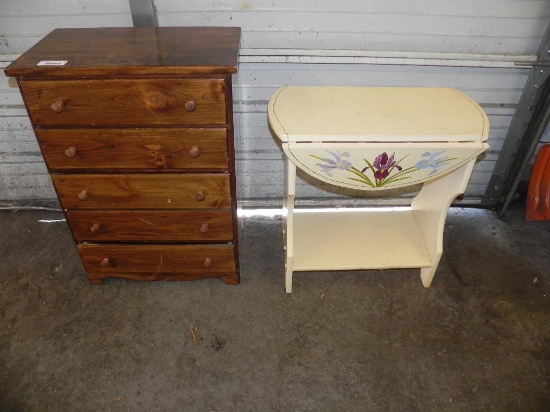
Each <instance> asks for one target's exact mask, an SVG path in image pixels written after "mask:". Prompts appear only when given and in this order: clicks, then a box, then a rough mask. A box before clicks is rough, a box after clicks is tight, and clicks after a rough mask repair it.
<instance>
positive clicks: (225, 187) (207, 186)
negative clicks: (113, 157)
mask: <svg viewBox="0 0 550 412" xmlns="http://www.w3.org/2000/svg"><path fill="white" fill-rule="evenodd" d="M52 180H53V183H54V186H55V189H56V190H57V194H58V196H59V199H60V201H61V205H62V206H63V208H65V209H115V208H116V209H180V208H188V209H208V208H217V209H227V208H230V207H231V194H230V183H229V175H226V174H204V173H200V174H199V173H196V174H183V173H156V174H53V175H52Z"/></svg>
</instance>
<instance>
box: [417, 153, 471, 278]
mask: <svg viewBox="0 0 550 412" xmlns="http://www.w3.org/2000/svg"><path fill="white" fill-rule="evenodd" d="M474 164H475V159H473V160H470V161H469V162H468V163H466V164H465V165H464V166H462V167H460V168H458V169H456V170H455V171H453V172H450V173H448V174H446V175H444V176H441V177H439V178H436V179H434V180H430V181H428V182H426V183H424V186H423V187H422V190H421V191H420V193H419V194H418V195H417V196H416V197H415V198H414V199H413V201H412V204H411V209H412V213H413V217H414V220H415V222H416V225H417V227H418V230H419V232H420V235H421V236H422V239H423V241H424V244H425V245H426V249H427V251H428V253H429V255H430V257H431V261H432V266H430V267H426V268H421V270H420V277H421V279H422V284H423V285H424V286H425V287H430V284H431V283H432V280H433V277H434V275H435V271H436V270H437V265H438V264H439V260H440V259H441V255H442V254H443V228H444V226H445V218H446V217H447V211H448V210H449V207H450V206H451V203H452V201H453V200H454V199H455V198H456V197H457V196H458V195H461V194H462V193H464V191H465V190H466V185H467V184H468V180H469V179H470V175H471V174H472V170H473V168H474Z"/></svg>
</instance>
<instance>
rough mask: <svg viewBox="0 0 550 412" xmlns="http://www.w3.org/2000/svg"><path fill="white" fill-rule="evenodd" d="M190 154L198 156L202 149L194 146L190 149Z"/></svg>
mask: <svg viewBox="0 0 550 412" xmlns="http://www.w3.org/2000/svg"><path fill="white" fill-rule="evenodd" d="M189 155H190V156H191V157H194V158H197V157H199V156H200V155H201V151H200V149H199V147H198V146H193V147H192V148H191V150H189Z"/></svg>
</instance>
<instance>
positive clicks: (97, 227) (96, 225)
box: [90, 223, 99, 233]
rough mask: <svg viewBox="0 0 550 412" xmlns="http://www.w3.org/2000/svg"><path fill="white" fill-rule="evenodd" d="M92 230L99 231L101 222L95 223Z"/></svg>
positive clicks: (93, 231)
mask: <svg viewBox="0 0 550 412" xmlns="http://www.w3.org/2000/svg"><path fill="white" fill-rule="evenodd" d="M90 232H92V233H97V232H99V223H94V224H93V225H92V227H90Z"/></svg>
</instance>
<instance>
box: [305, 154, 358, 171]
mask: <svg viewBox="0 0 550 412" xmlns="http://www.w3.org/2000/svg"><path fill="white" fill-rule="evenodd" d="M327 152H328V153H330V154H331V155H332V159H330V158H328V157H319V156H314V155H311V157H314V158H316V159H319V160H321V161H322V162H324V163H316V166H319V167H320V168H321V172H323V173H326V174H327V175H329V176H332V171H333V170H336V169H339V170H348V169H349V168H350V167H351V162H350V161H348V160H345V159H342V158H343V157H349V153H348V152H343V153H340V152H339V151H338V152H331V151H328V150H327Z"/></svg>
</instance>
